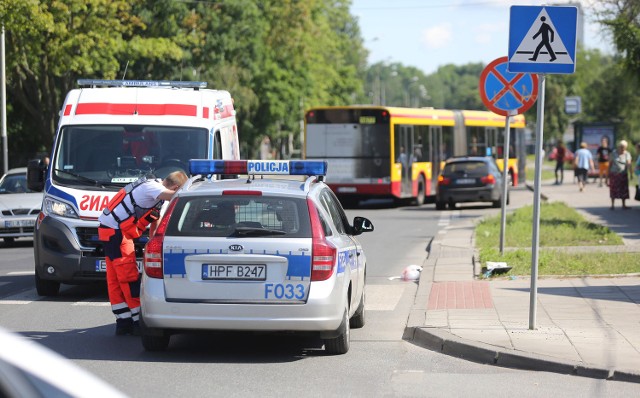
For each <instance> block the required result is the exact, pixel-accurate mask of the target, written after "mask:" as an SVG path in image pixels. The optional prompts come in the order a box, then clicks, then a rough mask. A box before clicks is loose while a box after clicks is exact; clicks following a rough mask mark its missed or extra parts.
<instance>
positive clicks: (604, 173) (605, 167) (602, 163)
mask: <svg viewBox="0 0 640 398" xmlns="http://www.w3.org/2000/svg"><path fill="white" fill-rule="evenodd" d="M596 154H597V155H598V176H599V177H600V185H598V186H600V187H601V186H602V180H603V177H604V181H605V183H606V184H607V186H609V156H610V155H611V148H609V137H607V136H606V135H603V136H602V139H601V140H600V146H599V147H598V150H597V152H596Z"/></svg>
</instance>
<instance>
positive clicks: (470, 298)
mask: <svg viewBox="0 0 640 398" xmlns="http://www.w3.org/2000/svg"><path fill="white" fill-rule="evenodd" d="M474 308H493V300H492V299H491V291H490V290H489V282H484V281H462V282H460V281H459V282H434V283H433V285H432V286H431V293H430V294H429V303H428V304H427V309H428V310H450V309H474Z"/></svg>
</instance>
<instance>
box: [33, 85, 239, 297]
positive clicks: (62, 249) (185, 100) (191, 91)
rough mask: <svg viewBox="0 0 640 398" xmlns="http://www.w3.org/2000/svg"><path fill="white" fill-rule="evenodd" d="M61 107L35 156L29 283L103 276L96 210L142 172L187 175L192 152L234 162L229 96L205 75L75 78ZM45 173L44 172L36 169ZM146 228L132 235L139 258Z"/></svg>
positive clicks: (43, 289) (53, 284) (42, 290)
mask: <svg viewBox="0 0 640 398" xmlns="http://www.w3.org/2000/svg"><path fill="white" fill-rule="evenodd" d="M78 85H79V86H80V87H85V88H79V89H74V90H71V91H70V92H69V93H68V94H67V97H66V99H65V101H64V104H63V106H62V110H61V112H60V123H59V125H58V130H57V133H56V137H55V140H54V146H53V150H52V153H51V157H50V164H49V165H48V167H47V168H45V167H43V166H42V165H39V164H38V161H32V162H30V164H29V171H28V174H29V176H28V180H29V186H30V188H31V189H35V190H39V191H42V190H44V197H43V202H42V210H41V212H40V214H39V216H38V219H37V221H36V227H35V231H34V244H33V248H34V256H35V283H36V288H37V291H38V294H39V295H42V296H55V295H57V294H58V292H59V289H60V284H61V283H65V284H81V283H84V282H93V281H99V280H105V269H106V266H105V261H104V251H103V248H102V244H101V242H100V241H99V240H98V232H97V231H98V216H99V215H100V213H101V212H102V210H103V208H104V207H105V206H106V205H107V203H108V202H109V200H110V199H111V197H113V195H115V193H116V192H117V191H118V190H119V189H120V188H122V187H123V186H125V185H126V184H128V183H130V182H132V181H135V180H137V179H138V178H140V177H142V176H148V175H154V176H156V177H158V178H164V177H165V176H166V175H167V174H169V173H170V172H172V171H176V170H180V169H182V170H184V171H185V172H188V164H189V159H203V158H204V159H231V160H232V159H239V158H240V155H239V145H238V129H237V124H236V117H235V110H234V108H233V100H232V98H231V95H230V94H229V92H227V91H223V90H211V89H206V88H205V87H206V83H205V82H176V81H140V80H135V81H132V80H120V81H118V80H78ZM43 170H46V171H43ZM147 240H148V236H147V235H146V234H145V235H143V236H142V237H141V238H139V239H138V240H136V242H135V246H136V257H138V258H139V260H140V261H139V262H140V266H141V265H142V257H143V253H142V250H143V247H144V244H145V243H146V242H147Z"/></svg>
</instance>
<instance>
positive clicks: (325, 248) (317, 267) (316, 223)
mask: <svg viewBox="0 0 640 398" xmlns="http://www.w3.org/2000/svg"><path fill="white" fill-rule="evenodd" d="M307 206H308V207H309V217H310V219H311V242H312V243H311V281H312V282H315V281H325V280H327V279H329V278H330V277H331V275H333V269H334V267H335V263H336V254H337V250H336V248H335V246H333V245H332V244H331V243H330V242H328V241H327V240H326V237H325V234H324V229H323V228H322V223H321V222H320V216H319V215H318V210H317V209H316V206H315V205H314V204H313V202H312V201H311V199H307Z"/></svg>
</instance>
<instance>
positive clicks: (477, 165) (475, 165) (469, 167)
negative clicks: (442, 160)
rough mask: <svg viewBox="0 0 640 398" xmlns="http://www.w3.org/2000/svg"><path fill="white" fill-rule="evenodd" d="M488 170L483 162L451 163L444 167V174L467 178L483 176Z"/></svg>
mask: <svg viewBox="0 0 640 398" xmlns="http://www.w3.org/2000/svg"><path fill="white" fill-rule="evenodd" d="M488 172H489V168H488V166H487V164H486V163H485V162H473V161H471V162H453V163H447V164H446V165H445V166H444V174H447V175H451V174H467V175H469V176H485V175H487V173H488Z"/></svg>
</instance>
